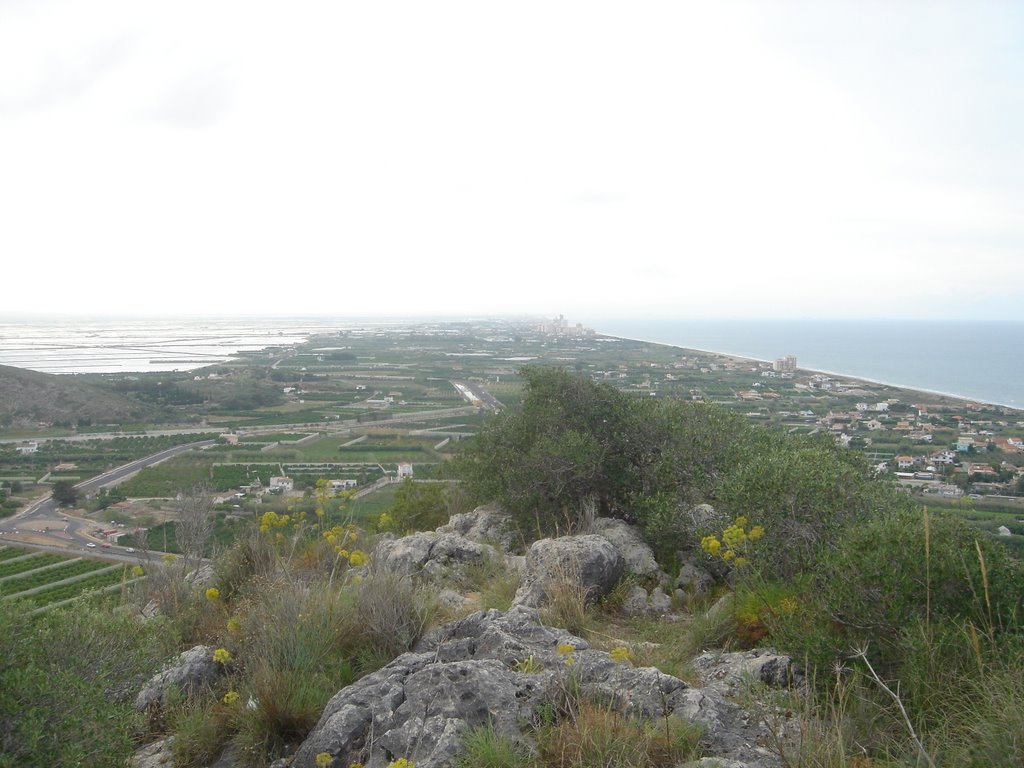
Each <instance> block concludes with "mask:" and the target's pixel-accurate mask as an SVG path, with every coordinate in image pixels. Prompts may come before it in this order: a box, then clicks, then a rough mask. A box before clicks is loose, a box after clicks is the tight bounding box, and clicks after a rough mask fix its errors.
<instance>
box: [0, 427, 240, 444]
mask: <svg viewBox="0 0 1024 768" xmlns="http://www.w3.org/2000/svg"><path fill="white" fill-rule="evenodd" d="M219 431H220V430H219V429H218V428H217V427H175V428H170V429H147V430H144V431H142V432H87V433H84V434H74V435H55V436H53V437H4V438H0V443H5V444H10V443H47V442H49V441H51V440H64V441H67V442H69V443H80V442H84V441H88V440H113V439H115V438H118V437H167V436H169V435H202V434H210V433H212V432H219Z"/></svg>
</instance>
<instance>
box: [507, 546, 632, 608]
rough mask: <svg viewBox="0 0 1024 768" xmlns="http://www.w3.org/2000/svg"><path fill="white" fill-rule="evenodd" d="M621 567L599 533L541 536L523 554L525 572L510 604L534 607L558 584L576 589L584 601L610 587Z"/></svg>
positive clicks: (622, 563) (612, 548) (615, 551)
mask: <svg viewBox="0 0 1024 768" xmlns="http://www.w3.org/2000/svg"><path fill="white" fill-rule="evenodd" d="M624 569H625V561H624V560H623V558H622V555H621V554H620V553H619V550H618V549H616V548H615V546H614V545H613V544H612V543H611V542H610V541H608V539H606V538H605V537H603V536H597V535H595V534H588V535H585V536H563V537H561V538H558V539H541V540H539V541H535V542H534V543H533V544H532V545H531V546H530V550H529V551H528V552H527V553H526V573H525V574H524V576H523V585H522V586H521V587H520V588H519V590H518V591H517V592H516V597H515V600H513V605H528V606H534V607H535V606H538V605H540V604H541V603H542V602H543V601H544V600H545V598H546V597H547V596H548V595H549V594H550V592H551V590H552V589H553V588H555V587H556V586H557V585H559V584H569V585H571V586H573V587H575V588H578V589H580V590H581V591H582V592H583V594H584V596H585V599H586V600H587V601H595V600H598V599H600V598H602V597H604V596H605V595H606V594H608V593H609V592H610V591H611V590H612V588H613V587H614V586H615V585H616V584H617V583H618V581H619V579H620V578H622V573H623V571H624Z"/></svg>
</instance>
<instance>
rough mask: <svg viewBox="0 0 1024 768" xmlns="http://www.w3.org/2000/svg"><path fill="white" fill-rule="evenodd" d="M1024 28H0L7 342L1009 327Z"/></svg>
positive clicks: (815, 7) (372, 18) (759, 24)
mask: <svg viewBox="0 0 1024 768" xmlns="http://www.w3.org/2000/svg"><path fill="white" fill-rule="evenodd" d="M1021 29H1024V6H1022V5H1019V4H1013V3H999V2H990V3H967V2H928V3H898V4H894V3H863V2H859V1H858V2H854V1H849V2H838V1H829V0H823V1H821V2H813V3H812V2H796V1H795V0H779V2H773V3H770V4H769V3H760V2H752V1H751V2H738V1H737V2H721V3H677V2H651V3H645V4H642V5H637V4H628V3H617V4H615V3H612V4H595V3H586V2H561V1H559V0H553V1H552V2H544V3H539V2H523V3H517V4H515V5H514V6H508V7H501V6H492V5H490V4H482V3H476V2H469V1H466V2H445V1H444V0H440V1H439V2H436V3H429V4H423V3H414V2H407V1H401V0H400V1H399V2H396V3H392V4H388V5H387V6H383V5H379V4H372V3H371V4H336V3H327V2H311V3H308V4H303V5H302V6H300V7H289V8H287V9H286V10H284V9H283V8H282V7H279V6H254V5H253V4H242V3H240V2H225V3H218V4H215V5H210V4H208V3H200V2H196V1H194V0H183V2H180V3H175V4H173V5H159V4H157V5H152V4H148V3H137V2H133V1H131V0H98V2H96V3H90V4H86V5H82V4H77V3H72V2H70V0H48V1H47V2H36V3H33V2H27V1H25V0H15V1H14V2H7V3H3V4H0V72H3V76H2V77H0V140H2V142H0V147H2V148H0V153H2V154H0V168H2V172H0V253H3V267H2V270H0V284H2V285H3V291H2V294H0V296H2V299H0V312H4V313H19V312H21V313H23V312H36V313H59V314H68V313H84V314H100V315H108V316H109V315H132V314H137V315H163V316H169V315H175V314H190V315H207V314H223V315H264V316H266V315H307V316H314V315H315V316H338V317H352V316H373V317H388V316H401V317H415V316H425V315H427V316H446V317H457V316H460V315H476V316H499V315H530V316H537V317H553V316H555V315H557V314H558V313H564V314H565V316H566V317H567V318H568V319H569V320H570V321H571V322H572V323H573V324H575V323H576V322H581V323H584V324H586V325H594V324H595V323H596V322H597V321H598V320H600V319H602V318H612V317H676V318H686V317H708V318H728V317H735V318H759V317H779V318H804V317H806V318H921V319H928V318H945V319H974V320H977V319H992V320H1024V247H1022V246H1024V142H1022V138H1021V137H1024V101H1022V100H1021V99H1020V97H1019V94H1020V93H1021V92H1024V53H1022V51H1024V49H1022V48H1021V46H1020V44H1019V43H1020V41H1019V33H1020V30H1021ZM599 330H600V329H599Z"/></svg>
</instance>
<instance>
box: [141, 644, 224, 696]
mask: <svg viewBox="0 0 1024 768" xmlns="http://www.w3.org/2000/svg"><path fill="white" fill-rule="evenodd" d="M223 672H224V665H223V664H218V663H217V662H215V661H214V660H213V648H211V647H210V646H208V645H197V646H195V647H194V648H190V649H189V650H187V651H185V652H184V653H182V654H181V655H180V656H178V659H177V661H175V662H174V663H173V664H172V665H171V666H169V667H168V668H167V669H164V670H163V671H162V672H159V673H158V674H156V675H154V676H153V677H152V678H150V680H149V682H148V683H146V684H145V685H144V686H143V687H142V690H141V691H139V695H138V696H136V697H135V709H137V710H138V711H139V712H141V711H143V710H145V709H147V708H148V707H155V706H161V705H163V703H164V698H165V696H166V695H167V693H168V692H169V691H171V690H176V691H178V692H180V693H181V694H183V695H184V696H194V695H196V694H197V693H199V692H200V691H201V690H204V689H205V688H212V687H213V684H214V683H215V682H216V680H217V678H218V677H220V675H221V674H223Z"/></svg>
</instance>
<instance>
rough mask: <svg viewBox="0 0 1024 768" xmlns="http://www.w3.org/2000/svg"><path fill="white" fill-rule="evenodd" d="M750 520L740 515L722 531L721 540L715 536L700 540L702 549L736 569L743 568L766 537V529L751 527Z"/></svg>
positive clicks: (756, 526) (758, 526) (757, 526)
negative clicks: (754, 548) (756, 546)
mask: <svg viewBox="0 0 1024 768" xmlns="http://www.w3.org/2000/svg"><path fill="white" fill-rule="evenodd" d="M749 522H750V521H749V520H747V518H746V517H745V516H743V515H740V516H739V517H737V518H736V519H735V520H733V521H732V523H731V524H729V525H727V526H726V527H725V529H723V531H722V536H721V539H719V537H718V536H716V535H715V534H711V535H709V536H705V537H704V538H702V539H701V540H700V548H701V549H702V550H703V551H704V552H706V553H707V554H708V555H710V556H711V557H718V558H721V559H722V560H724V561H725V562H727V563H731V564H732V565H733V567H734V568H743V567H744V566H746V565H747V564H748V563H749V562H750V557H749V555H750V552H751V550H752V549H753V545H754V543H755V542H757V541H760V540H761V539H762V538H763V537H764V527H763V526H760V525H754V526H749V527H748V525H749Z"/></svg>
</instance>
